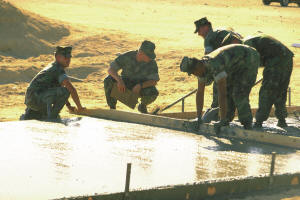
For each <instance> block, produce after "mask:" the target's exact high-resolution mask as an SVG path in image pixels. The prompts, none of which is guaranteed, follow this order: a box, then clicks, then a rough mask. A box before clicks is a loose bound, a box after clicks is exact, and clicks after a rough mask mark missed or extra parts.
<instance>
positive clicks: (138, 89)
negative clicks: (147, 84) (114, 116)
mask: <svg viewBox="0 0 300 200" xmlns="http://www.w3.org/2000/svg"><path fill="white" fill-rule="evenodd" d="M141 89H142V86H141V84H136V85H135V86H134V87H133V88H132V92H134V93H136V94H139V93H140V91H141Z"/></svg>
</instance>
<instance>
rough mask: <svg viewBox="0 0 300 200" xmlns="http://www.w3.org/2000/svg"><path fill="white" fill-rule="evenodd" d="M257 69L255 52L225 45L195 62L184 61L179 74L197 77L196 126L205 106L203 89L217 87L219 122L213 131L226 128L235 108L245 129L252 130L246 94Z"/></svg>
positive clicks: (192, 60) (237, 45)
mask: <svg viewBox="0 0 300 200" xmlns="http://www.w3.org/2000/svg"><path fill="white" fill-rule="evenodd" d="M258 66H259V54H258V52H257V51H256V50H255V49H253V48H251V47H248V46H245V45H239V44H236V45H228V46H226V47H222V48H219V49H217V50H215V51H213V52H212V53H210V54H208V55H206V56H204V57H203V58H202V59H200V60H198V59H196V58H188V57H184V58H183V60H182V62H181V64H180V70H181V71H182V72H187V73H188V74H189V75H190V74H193V75H195V76H197V77H198V91H197V96H196V105H197V114H198V124H199V123H201V114H202V110H203V103H204V89H205V85H210V84H211V83H212V81H215V82H216V83H217V88H218V94H219V95H218V98H219V105H220V118H221V120H220V121H219V122H218V123H217V124H216V127H217V128H218V129H217V130H219V128H220V127H221V126H226V125H228V124H229V122H230V121H232V120H233V118H234V114H235V108H237V110H238V118H239V121H240V123H241V124H242V125H244V128H245V129H251V128H252V113H251V109H250V104H249V94H250V91H251V88H252V86H253V85H254V83H255V80H256V76H257V69H258Z"/></svg>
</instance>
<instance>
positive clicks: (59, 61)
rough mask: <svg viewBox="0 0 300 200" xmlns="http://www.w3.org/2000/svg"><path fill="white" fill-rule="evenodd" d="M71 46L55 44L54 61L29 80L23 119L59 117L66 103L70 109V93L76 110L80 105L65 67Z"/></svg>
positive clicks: (80, 107)
mask: <svg viewBox="0 0 300 200" xmlns="http://www.w3.org/2000/svg"><path fill="white" fill-rule="evenodd" d="M71 52H72V47H61V46H57V47H56V51H55V61H54V62H52V63H50V64H49V65H48V66H47V67H45V68H44V69H43V70H42V71H40V72H39V73H38V74H37V75H36V76H35V77H34V78H33V79H32V81H31V82H30V85H29V87H28V88H27V91H26V96H25V104H26V106H27V108H26V111H25V115H24V119H25V120H27V119H38V120H39V119H43V118H47V119H59V112H60V111H61V109H62V108H63V107H64V105H65V104H66V105H67V107H68V109H69V110H71V111H74V110H75V107H73V106H71V104H70V103H69V101H68V98H69V96H70V94H71V97H72V99H73V101H74V102H75V104H76V106H77V109H78V111H82V110H83V109H84V108H83V107H82V105H81V103H80V100H79V97H78V94H77V91H76V89H75V88H74V86H73V85H72V83H71V82H70V81H69V78H68V76H67V75H66V72H65V68H67V67H69V65H70V62H71V57H72V55H71Z"/></svg>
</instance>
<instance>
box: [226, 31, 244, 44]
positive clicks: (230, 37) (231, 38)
mask: <svg viewBox="0 0 300 200" xmlns="http://www.w3.org/2000/svg"><path fill="white" fill-rule="evenodd" d="M229 44H242V40H241V39H240V37H239V36H238V35H236V34H235V33H232V32H231V33H228V34H227V35H226V36H225V38H224V39H223V41H222V43H221V47H223V46H226V45H229Z"/></svg>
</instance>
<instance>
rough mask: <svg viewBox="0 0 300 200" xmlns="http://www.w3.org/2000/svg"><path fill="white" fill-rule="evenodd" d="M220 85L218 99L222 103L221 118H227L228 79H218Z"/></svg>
mask: <svg viewBox="0 0 300 200" xmlns="http://www.w3.org/2000/svg"><path fill="white" fill-rule="evenodd" d="M217 86H218V100H219V105H220V115H221V120H225V118H226V113H227V81H226V77H223V78H221V79H219V80H218V81H217Z"/></svg>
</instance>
